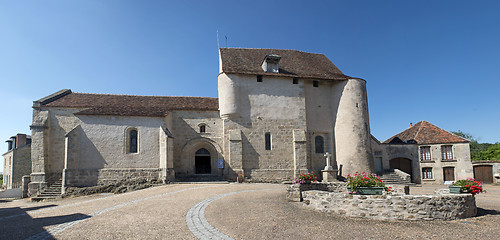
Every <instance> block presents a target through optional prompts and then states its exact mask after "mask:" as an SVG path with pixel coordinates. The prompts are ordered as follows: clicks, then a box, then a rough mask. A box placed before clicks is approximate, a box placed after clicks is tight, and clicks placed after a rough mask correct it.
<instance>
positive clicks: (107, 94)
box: [73, 92, 218, 99]
mask: <svg viewBox="0 0 500 240" xmlns="http://www.w3.org/2000/svg"><path fill="white" fill-rule="evenodd" d="M73 93H78V94H86V95H105V96H130V97H165V98H174V97H185V98H216V99H218V97H200V96H161V95H134V94H117V93H83V92H73Z"/></svg>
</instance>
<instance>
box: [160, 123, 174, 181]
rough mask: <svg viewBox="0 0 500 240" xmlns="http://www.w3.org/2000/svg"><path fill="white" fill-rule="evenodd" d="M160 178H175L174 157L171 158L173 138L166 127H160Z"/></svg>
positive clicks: (166, 179) (165, 179) (164, 179)
mask: <svg viewBox="0 0 500 240" xmlns="http://www.w3.org/2000/svg"><path fill="white" fill-rule="evenodd" d="M159 141H160V142H159V144H160V162H159V167H160V176H159V177H160V179H162V180H163V181H164V182H166V181H168V180H172V179H174V178H175V172H174V159H173V156H174V154H173V138H172V137H171V136H170V131H169V130H168V129H166V128H163V127H161V128H160V138H159Z"/></svg>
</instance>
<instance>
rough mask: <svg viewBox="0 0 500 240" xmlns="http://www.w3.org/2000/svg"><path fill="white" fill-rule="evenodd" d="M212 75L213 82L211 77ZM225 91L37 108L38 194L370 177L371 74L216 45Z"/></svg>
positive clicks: (314, 58)
mask: <svg viewBox="0 0 500 240" xmlns="http://www.w3.org/2000/svg"><path fill="white" fill-rule="evenodd" d="M214 80H215V79H214ZM218 86H219V87H218V89H219V90H218V91H219V92H218V94H219V98H210V97H163V96H131V95H111V94H88V93H74V92H72V91H71V90H68V89H66V90H61V91H59V92H56V93H54V94H52V95H50V96H47V97H44V98H42V99H40V100H38V101H34V103H33V123H32V125H31V129H32V173H31V183H30V193H31V194H35V193H36V192H38V191H39V190H40V189H43V188H46V187H47V185H50V184H51V183H53V182H57V181H62V184H63V186H65V187H68V186H93V185H99V184H105V183H106V182H109V181H116V180H119V179H129V178H136V177H144V178H148V179H153V178H156V179H161V180H175V179H182V178H193V177H194V178H204V177H214V178H218V179H229V180H232V179H235V178H236V176H237V173H243V174H244V175H245V177H246V178H248V179H252V180H253V181H262V182H273V181H283V180H290V179H292V178H293V177H294V176H296V175H297V174H298V173H300V172H307V171H314V172H316V173H317V174H320V170H322V169H324V168H325V157H324V154H325V153H326V152H329V153H331V154H332V157H331V165H332V166H333V168H334V169H338V168H339V167H340V168H341V172H342V175H346V174H348V173H353V172H355V171H368V172H373V170H374V162H373V156H372V148H371V147H370V146H371V141H372V139H371V135H370V128H369V126H370V124H369V118H368V103H367V95H366V81H365V80H363V79H360V78H353V77H349V76H347V75H345V74H343V73H342V72H341V71H340V70H339V69H338V68H337V67H336V66H335V65H334V64H333V63H332V62H331V61H330V60H329V59H328V58H327V57H325V56H324V55H323V54H315V53H306V52H301V51H296V50H278V49H244V48H220V49H219V74H218Z"/></svg>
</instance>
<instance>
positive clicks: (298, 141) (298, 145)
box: [293, 129, 308, 178]
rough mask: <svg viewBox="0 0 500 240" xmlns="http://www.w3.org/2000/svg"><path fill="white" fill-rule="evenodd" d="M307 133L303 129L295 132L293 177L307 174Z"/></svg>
mask: <svg viewBox="0 0 500 240" xmlns="http://www.w3.org/2000/svg"><path fill="white" fill-rule="evenodd" d="M307 171H308V169H307V146H306V132H305V131H304V130H302V129H294V130H293V177H294V178H296V177H297V176H299V174H300V173H301V172H307Z"/></svg>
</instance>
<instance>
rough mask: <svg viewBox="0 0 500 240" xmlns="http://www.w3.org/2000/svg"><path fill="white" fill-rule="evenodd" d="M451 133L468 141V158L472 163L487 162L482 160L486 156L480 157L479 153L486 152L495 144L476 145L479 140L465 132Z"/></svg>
mask: <svg viewBox="0 0 500 240" xmlns="http://www.w3.org/2000/svg"><path fill="white" fill-rule="evenodd" d="M451 133H453V134H455V135H457V136H460V137H463V138H466V139H468V140H470V158H471V160H473V161H479V160H488V159H484V157H485V156H486V155H484V154H483V155H480V152H483V151H486V150H488V148H490V147H492V146H494V145H495V144H491V143H478V142H477V141H478V140H479V139H478V138H476V137H474V136H473V135H472V134H470V133H465V132H462V131H460V130H458V131H456V132H453V131H452V132H451ZM488 156H489V155H488ZM489 160H491V159H489Z"/></svg>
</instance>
